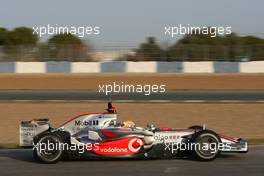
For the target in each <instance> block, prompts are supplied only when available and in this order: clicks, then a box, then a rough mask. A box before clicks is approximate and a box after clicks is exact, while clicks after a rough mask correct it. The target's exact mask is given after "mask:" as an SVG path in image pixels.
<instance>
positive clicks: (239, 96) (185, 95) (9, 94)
mask: <svg viewBox="0 0 264 176" xmlns="http://www.w3.org/2000/svg"><path fill="white" fill-rule="evenodd" d="M109 98H110V95H105V93H98V92H89V91H0V100H2V101H8V100H39V101H42V100H99V101H100V100H103V101H105V100H109ZM111 99H112V100H124V101H126V100H168V101H190V100H194V101H199V100H201V101H223V100H230V101H264V91H174V92H166V93H152V94H150V95H145V94H143V93H118V94H117V93H115V94H112V95H111Z"/></svg>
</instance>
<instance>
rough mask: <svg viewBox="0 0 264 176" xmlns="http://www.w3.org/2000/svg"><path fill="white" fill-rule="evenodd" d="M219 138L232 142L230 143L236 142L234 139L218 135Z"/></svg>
mask: <svg viewBox="0 0 264 176" xmlns="http://www.w3.org/2000/svg"><path fill="white" fill-rule="evenodd" d="M219 136H220V138H223V139H226V140H229V141H232V142H237V141H236V140H235V139H234V138H231V137H228V136H224V135H222V134H220V135H219Z"/></svg>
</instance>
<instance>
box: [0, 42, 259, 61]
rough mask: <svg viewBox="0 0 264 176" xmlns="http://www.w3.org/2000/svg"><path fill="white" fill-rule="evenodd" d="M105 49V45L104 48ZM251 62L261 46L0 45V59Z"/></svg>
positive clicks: (257, 57) (257, 54) (256, 57)
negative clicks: (95, 46)
mask: <svg viewBox="0 0 264 176" xmlns="http://www.w3.org/2000/svg"><path fill="white" fill-rule="evenodd" d="M106 48H107V47H106ZM105 60H120V61H168V62H170V61H251V60H252V61H253V60H264V45H262V44H261V45H260V44H255V45H242V46H239V45H234V46H224V45H213V46H210V45H197V44H196V45H194V44H179V45H177V46H176V47H173V48H169V49H167V50H158V49H152V48H149V49H144V51H140V50H139V49H136V47H135V49H133V48H125V47H117V46H116V47H109V48H108V49H105V48H104V49H93V50H90V49H89V48H87V47H85V46H83V47H80V46H74V45H63V46H60V48H55V47H52V46H46V45H37V46H30V45H15V46H0V61H73V62H78V61H79V62H90V61H105Z"/></svg>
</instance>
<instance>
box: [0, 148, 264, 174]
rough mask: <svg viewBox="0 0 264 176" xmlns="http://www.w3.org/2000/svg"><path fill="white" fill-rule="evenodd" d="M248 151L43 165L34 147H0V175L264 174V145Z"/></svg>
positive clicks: (62, 162) (63, 162)
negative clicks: (205, 158) (209, 157)
mask: <svg viewBox="0 0 264 176" xmlns="http://www.w3.org/2000/svg"><path fill="white" fill-rule="evenodd" d="M249 150H250V151H249V153H246V154H225V155H222V156H220V157H219V158H217V159H216V160H214V161H210V162H199V161H193V160H187V159H173V160H164V159H163V160H158V159H155V160H143V159H141V160H98V161H93V160H88V161H61V162H59V163H57V164H40V163H37V162H35V161H34V160H33V159H32V152H31V149H10V150H0V175H1V176H6V175H19V176H24V175H25V176H28V175H38V176H42V175H45V176H47V175H49V176H51V175H56V176H60V175H63V176H65V175H67V176H70V175H74V176H76V175H93V176H95V175H99V176H101V175H107V176H108V175H115V176H116V175H126V176H130V175H131V176H135V175H136V176H138V175H140V176H141V175H142V176H147V175H151V176H152V175H153V176H157V175H177V176H188V175H195V176H197V175H198V176H207V175H208V176H212V175H214V176H226V175H230V176H245V175H250V176H263V175H264V164H263V163H264V147H263V146H254V147H250V148H249Z"/></svg>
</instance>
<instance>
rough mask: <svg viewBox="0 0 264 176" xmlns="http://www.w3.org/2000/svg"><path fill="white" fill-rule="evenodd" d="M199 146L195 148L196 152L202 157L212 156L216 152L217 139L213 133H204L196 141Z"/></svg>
mask: <svg viewBox="0 0 264 176" xmlns="http://www.w3.org/2000/svg"><path fill="white" fill-rule="evenodd" d="M197 143H198V144H199V147H198V148H197V149H196V151H197V154H198V155H200V156H201V157H203V158H213V157H214V156H215V155H217V153H218V151H219V150H218V144H219V140H218V139H217V138H216V137H215V136H214V135H211V134H210V135H208V134H207V135H204V136H201V137H199V140H198V141H197Z"/></svg>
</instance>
